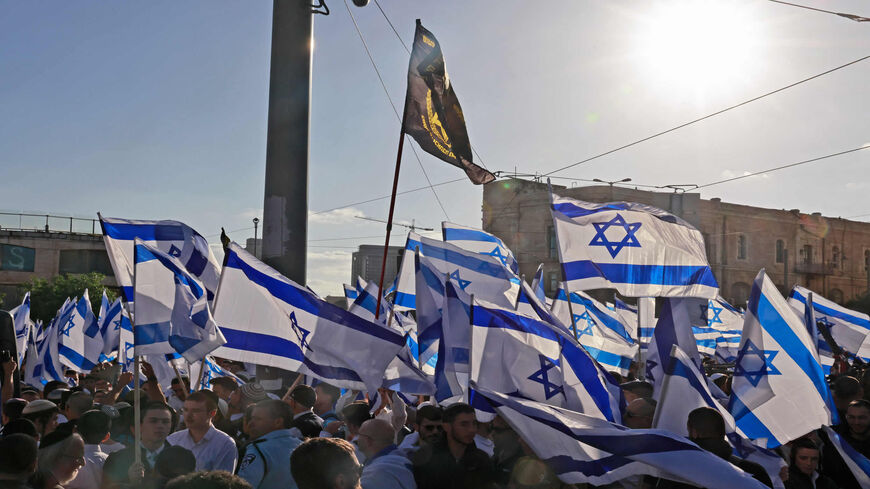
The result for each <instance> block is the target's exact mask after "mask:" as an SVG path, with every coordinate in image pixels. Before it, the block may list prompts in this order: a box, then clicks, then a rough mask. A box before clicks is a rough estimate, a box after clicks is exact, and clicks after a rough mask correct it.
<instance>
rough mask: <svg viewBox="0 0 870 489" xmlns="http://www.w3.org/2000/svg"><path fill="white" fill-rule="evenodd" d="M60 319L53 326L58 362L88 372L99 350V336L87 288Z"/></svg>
mask: <svg viewBox="0 0 870 489" xmlns="http://www.w3.org/2000/svg"><path fill="white" fill-rule="evenodd" d="M61 320H62V321H63V322H60V321H61ZM61 320H59V322H58V325H57V327H58V333H59V335H58V338H59V341H58V358H59V359H60V362H61V363H62V364H64V365H66V366H67V367H69V368H71V369H73V370H76V371H77V372H85V373H87V372H90V371H91V369H92V368H94V366H96V364H97V363H98V362H99V360H100V354H101V353H102V352H103V337H102V335H101V334H100V327H99V325H98V324H97V316H96V315H95V314H94V311H93V309H92V308H91V301H90V299H89V298H88V290H87V289H85V291H84V293H83V294H82V297H81V299H79V300H78V302H77V303H76V304H75V306H74V307H72V308H71V309H70V310H69V314H68V315H67V316H66V317H64V318H62V319H61Z"/></svg>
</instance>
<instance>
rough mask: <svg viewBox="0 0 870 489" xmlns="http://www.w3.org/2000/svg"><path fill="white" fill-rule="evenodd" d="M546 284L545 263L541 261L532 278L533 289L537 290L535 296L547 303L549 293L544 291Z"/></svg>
mask: <svg viewBox="0 0 870 489" xmlns="http://www.w3.org/2000/svg"><path fill="white" fill-rule="evenodd" d="M544 285H545V283H544V264H543V263H541V264H540V265H538V269H537V270H536V271H535V278H533V279H532V290H533V291H534V292H535V297H537V298H538V300H539V301H541V303H543V304H546V303H547V294H546V293H545V291H544Z"/></svg>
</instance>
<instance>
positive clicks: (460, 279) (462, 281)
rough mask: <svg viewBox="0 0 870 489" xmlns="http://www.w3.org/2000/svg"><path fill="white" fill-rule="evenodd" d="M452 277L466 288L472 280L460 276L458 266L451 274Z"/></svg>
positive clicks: (462, 287)
mask: <svg viewBox="0 0 870 489" xmlns="http://www.w3.org/2000/svg"><path fill="white" fill-rule="evenodd" d="M450 278H452V279H453V280H456V283H457V284H459V288H460V289H462V290H465V288H466V287H468V286H469V285H470V284H471V280H462V278H461V277H460V276H459V269H458V268H457V269H456V271H455V272H453V273H451V274H450Z"/></svg>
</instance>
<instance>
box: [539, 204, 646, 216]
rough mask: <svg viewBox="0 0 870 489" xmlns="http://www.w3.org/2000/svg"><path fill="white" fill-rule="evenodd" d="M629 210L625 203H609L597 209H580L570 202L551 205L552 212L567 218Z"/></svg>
mask: <svg viewBox="0 0 870 489" xmlns="http://www.w3.org/2000/svg"><path fill="white" fill-rule="evenodd" d="M628 209H629V205H628V204H627V203H625V202H611V203H608V204H604V205H601V206H597V207H592V208H586V207H580V206H579V205H577V204H572V203H570V202H560V203H558V204H553V210H554V211H556V212H558V213H560V214H562V215H564V216H565V217H568V218H572V219H573V218H575V217H583V216H590V215H592V214H597V213H599V212H609V211H625V210H628Z"/></svg>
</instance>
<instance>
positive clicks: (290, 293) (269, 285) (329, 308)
mask: <svg viewBox="0 0 870 489" xmlns="http://www.w3.org/2000/svg"><path fill="white" fill-rule="evenodd" d="M225 267H227V268H237V269H239V270H241V271H242V272H243V273H244V274H245V276H246V277H247V278H248V279H249V280H250V281H252V282H254V283H255V284H257V285H259V286H261V287H263V288H265V289H266V290H268V291H269V293H270V294H272V296H274V297H275V298H276V299H279V300H282V301H284V302H285V303H287V304H289V305H291V306H293V307H295V308H298V309H301V310H303V311H305V312H307V313H309V314H311V315H312V316H317V317H318V318H320V319H323V320H326V321H331V322H333V323H337V324H341V325H342V326H347V327H348V328H351V329H353V330H356V331H359V332H360V333H365V334H367V335H369V336H376V337H377V338H379V339H381V340H384V341H387V342H389V343H392V344H394V345H398V346H401V345H402V344H404V339H403V338H402V336H401V335H400V334H398V333H396V332H394V331H392V330H389V329H387V328H382V327H380V326H377V327H372V323H371V322H369V321H366V320H365V319H362V318H360V317H358V316H357V315H355V314H352V313H350V312H348V311H345V310H344V309H342V308H340V307H338V306H334V305H332V304H330V303H328V302H325V301H323V300H321V299H319V298H317V297H315V296H314V295H313V294H311V293H310V292H308V291H306V290H302V289H299V288H297V287H295V286H293V285H291V284H288V283H286V282H284V281H282V280H278V279H277V278H275V277H272V276H270V275H267V274H265V273H263V272H261V271H259V270H257V269H256V268H254V267H252V266H251V265H250V264H248V263H247V262H245V261H244V260H242V259H241V257H239V256H238V254H236V253H235V252H233V251H230V252H229V253H228V255H227V260H226V265H225Z"/></svg>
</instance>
